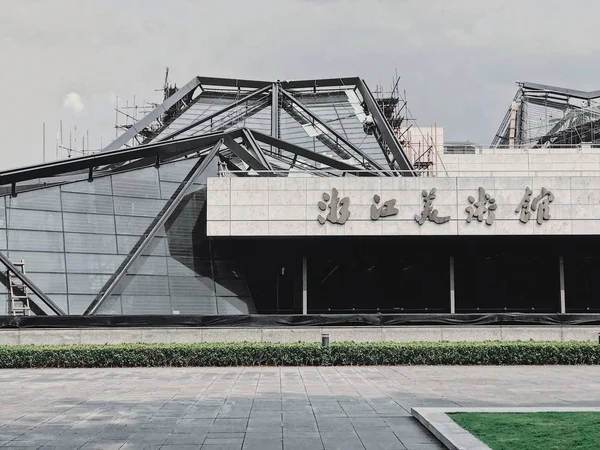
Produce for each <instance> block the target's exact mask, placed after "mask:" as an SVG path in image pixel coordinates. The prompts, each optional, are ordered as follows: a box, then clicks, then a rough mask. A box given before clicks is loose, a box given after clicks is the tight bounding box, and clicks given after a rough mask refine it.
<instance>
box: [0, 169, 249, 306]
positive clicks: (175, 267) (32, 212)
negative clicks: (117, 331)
mask: <svg viewBox="0 0 600 450" xmlns="http://www.w3.org/2000/svg"><path fill="white" fill-rule="evenodd" d="M197 161H198V159H197V158H191V159H186V160H182V161H179V162H176V163H171V164H165V165H163V166H161V167H160V168H159V169H156V168H154V167H150V168H144V169H139V170H133V171H129V172H124V173H119V174H115V175H111V176H105V177H100V178H96V179H94V180H93V181H92V182H88V181H81V182H75V183H69V184H64V185H62V186H56V187H49V188H44V189H38V190H34V191H30V192H25V193H20V194H19V195H18V196H17V197H10V196H5V197H2V198H0V250H2V251H4V252H6V253H5V254H7V256H8V258H9V259H10V260H11V261H12V262H18V261H21V260H23V261H24V262H25V270H26V272H27V275H28V276H29V277H30V278H31V280H32V281H33V282H34V283H35V284H37V285H38V287H39V288H40V289H41V290H42V291H43V292H45V293H46V294H47V295H48V296H49V297H50V298H51V299H52V300H53V301H54V302H55V303H56V304H57V305H58V306H59V307H60V308H62V309H63V310H64V311H65V312H66V313H68V314H71V315H78V314H83V312H84V311H85V310H86V309H87V307H88V306H89V305H90V303H91V302H92V301H93V300H94V298H95V297H96V295H97V293H98V292H99V291H101V290H102V289H103V287H104V286H105V284H106V282H107V281H108V280H109V278H110V277H111V275H112V274H113V273H114V272H115V271H116V270H117V269H118V268H119V266H120V265H121V263H122V262H123V261H124V260H125V258H126V256H127V255H128V254H129V253H130V251H131V250H132V249H133V247H134V245H135V244H136V243H137V242H138V240H140V238H141V236H142V235H143V234H144V233H145V232H146V230H147V228H148V226H149V225H150V224H151V222H152V221H153V220H154V218H155V217H156V216H157V214H158V213H159V212H160V211H161V210H162V208H163V207H164V206H165V204H166V202H167V201H168V200H169V198H171V196H172V195H173V193H174V192H175V190H176V189H177V187H178V186H179V185H180V184H181V182H182V180H183V179H184V178H185V176H186V175H187V174H188V173H189V171H190V170H191V169H192V167H193V166H194V164H195V163H197ZM215 174H216V162H215V163H214V165H211V167H210V169H209V170H207V171H205V172H204V174H203V175H202V176H201V177H200V178H199V179H198V180H196V181H195V184H194V186H193V189H191V191H190V193H189V194H188V195H186V198H185V199H184V201H183V202H182V203H181V205H180V207H179V208H178V210H177V211H176V212H175V213H174V214H173V215H172V217H171V218H170V220H168V221H167V224H166V226H165V227H163V229H162V230H160V231H159V233H157V235H156V237H155V238H154V239H153V240H152V242H151V243H150V245H149V246H148V247H147V248H146V249H145V251H144V254H143V255H142V256H141V258H140V259H139V260H138V261H136V263H135V264H134V265H133V267H132V268H131V269H130V271H129V272H128V274H127V275H126V277H125V278H124V279H123V281H122V282H121V283H120V284H119V285H118V286H117V289H116V290H115V292H114V295H112V296H111V297H110V298H109V299H108V300H107V301H106V302H105V303H104V304H103V305H102V306H101V308H100V309H99V311H98V313H99V314H178V313H179V314H217V313H219V314H235V313H248V312H252V311H253V309H254V308H253V305H252V301H251V299H250V298H249V294H248V289H247V287H246V286H245V280H242V282H240V283H239V284H238V285H236V286H235V287H234V288H231V289H227V288H225V287H223V286H221V285H220V284H218V283H215V281H214V280H215V269H214V266H215V264H214V263H213V262H212V259H211V257H210V246H209V245H208V241H207V239H206V230H205V229H202V227H198V223H199V221H200V217H201V215H202V214H204V220H203V221H202V223H205V214H206V212H205V208H206V178H207V176H210V175H212V176H214V175H215ZM196 241H197V242H196ZM197 252H204V253H203V254H198V253H197ZM219 276H222V275H219ZM3 278H5V273H4V274H3ZM3 281H4V283H3V285H2V289H3V290H2V291H1V293H2V295H3V298H4V300H5V301H2V302H1V305H2V306H1V307H0V314H7V313H9V298H8V294H7V289H6V280H5V279H4V280H3ZM225 285H226V283H225ZM37 303H38V305H40V306H41V307H42V308H43V309H45V310H47V308H46V307H45V306H44V305H43V303H42V302H41V301H38V302H37ZM219 305H221V308H219Z"/></svg>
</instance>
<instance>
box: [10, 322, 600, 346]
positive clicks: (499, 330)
mask: <svg viewBox="0 0 600 450" xmlns="http://www.w3.org/2000/svg"><path fill="white" fill-rule="evenodd" d="M323 333H327V334H329V338H330V341H331V342H340V341H354V342H441V341H452V342H478V341H528V340H534V341H595V342H598V336H599V334H600V326H537V327H535V326H528V327H525V326H469V327H462V326H415V327H411V326H405V327H340V328H326V327H324V328H320V327H310V328H299V327H293V328H241V327H236V328H212V327H211V328H102V329H100V328H97V329H90V328H85V329H14V330H0V345H62V344H120V343H139V342H143V343H192V342H244V341H245V342H321V335H322V334H323Z"/></svg>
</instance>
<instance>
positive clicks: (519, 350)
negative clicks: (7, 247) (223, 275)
mask: <svg viewBox="0 0 600 450" xmlns="http://www.w3.org/2000/svg"><path fill="white" fill-rule="evenodd" d="M518 364H523V365H540V364H544V365H548V364H564V365H574V364H587V365H590V364H600V345H598V344H596V343H593V342H432V343H428V342H412V343H399V342H378V343H353V342H336V343H333V344H332V345H331V346H330V347H328V348H324V347H321V345H320V344H310V343H293V344H277V343H247V342H244V343H198V344H122V345H63V346H14V347H11V346H6V347H0V368H5V369H7V368H38V367H39V368H43V367H163V366H177V367H186V366H331V365H336V366H337V365H360V366H367V365H518Z"/></svg>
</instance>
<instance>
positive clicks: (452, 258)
mask: <svg viewBox="0 0 600 450" xmlns="http://www.w3.org/2000/svg"><path fill="white" fill-rule="evenodd" d="M455 312H456V302H455V300H454V256H451V257H450V313H451V314H454V313H455Z"/></svg>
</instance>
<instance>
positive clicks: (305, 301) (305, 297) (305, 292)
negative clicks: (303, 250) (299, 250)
mask: <svg viewBox="0 0 600 450" xmlns="http://www.w3.org/2000/svg"><path fill="white" fill-rule="evenodd" d="M307 312H308V274H307V272H306V256H303V257H302V314H307Z"/></svg>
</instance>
